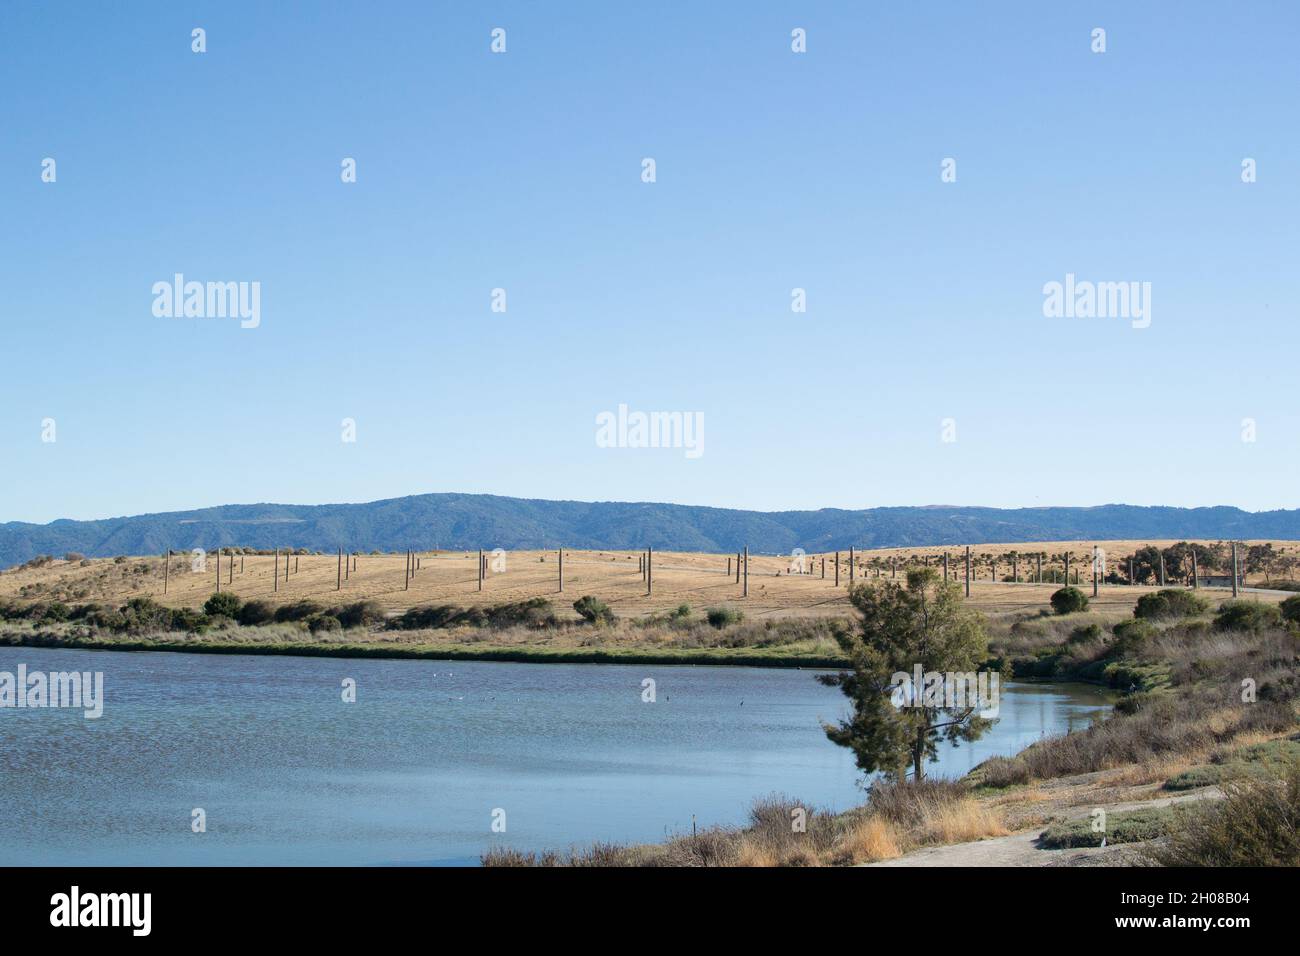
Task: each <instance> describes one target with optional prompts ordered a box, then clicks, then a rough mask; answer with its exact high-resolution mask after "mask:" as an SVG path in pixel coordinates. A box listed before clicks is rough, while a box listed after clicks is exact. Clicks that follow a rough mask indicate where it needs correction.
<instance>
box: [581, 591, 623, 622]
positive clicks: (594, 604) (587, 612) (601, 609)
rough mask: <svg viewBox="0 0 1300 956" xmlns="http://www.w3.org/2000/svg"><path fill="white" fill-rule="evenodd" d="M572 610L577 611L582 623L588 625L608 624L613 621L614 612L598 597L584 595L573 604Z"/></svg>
mask: <svg viewBox="0 0 1300 956" xmlns="http://www.w3.org/2000/svg"><path fill="white" fill-rule="evenodd" d="M573 609H574V610H575V611H577V612H578V613H579V614H580V615H581V616H582V619H583V620H584V621H586V622H587V623H588V624H610V623H612V622H613V621H614V611H613V610H612V609H611V608H610V606H609V605H608V604H606V603H605V602H604V601H602V600H601V599H600V598H598V597H592V596H591V595H590V594H587V595H584V596H583V597H580V598H578V600H576V601H574V602H573Z"/></svg>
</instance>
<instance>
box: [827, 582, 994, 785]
mask: <svg viewBox="0 0 1300 956" xmlns="http://www.w3.org/2000/svg"><path fill="white" fill-rule="evenodd" d="M849 598H850V600H851V601H852V602H853V606H854V607H855V608H856V609H857V611H858V612H859V614H860V615H861V619H860V621H859V626H858V628H857V630H855V631H848V630H840V631H839V632H838V633H837V634H836V640H837V641H838V642H839V645H840V647H841V648H842V649H843V651H844V653H845V654H846V655H847V656H848V658H849V661H850V663H851V666H852V668H853V669H852V670H851V671H846V672H843V673H840V674H831V675H823V676H821V677H819V678H818V680H820V681H821V682H822V683H824V684H828V685H830V686H832V687H838V688H840V690H841V691H842V692H843V693H844V695H845V696H846V697H848V698H849V700H850V701H852V702H853V715H852V717H850V718H849V719H847V720H844V721H842V722H840V723H839V724H824V725H823V727H824V729H825V731H826V736H827V737H829V738H830V739H831V740H832V741H834V742H835V743H837V744H839V745H840V746H842V747H848V748H850V749H851V750H852V751H853V753H854V756H855V758H856V761H857V765H858V767H859V769H861V770H862V771H864V772H866V773H875V772H876V771H881V772H884V773H885V774H887V775H889V776H891V777H893V778H895V779H903V778H904V777H905V776H906V773H907V765H908V764H909V763H910V764H911V767H912V773H913V777H914V779H916V780H920V779H922V778H923V776H924V761H925V759H926V758H927V757H928V758H929V759H931V760H936V759H938V745H939V743H940V742H941V741H949V742H955V741H958V740H967V741H970V740H976V739H978V738H979V737H980V736H981V735H982V734H983V733H984V731H986V730H987V729H988V728H989V726H991V725H992V723H993V720H991V719H987V718H984V717H980V716H979V713H978V711H979V707H978V706H960V705H961V704H963V703H965V704H970V703H972V702H971V701H970V700H969V699H967V700H965V701H954V703H955V704H956V705H957V706H946V705H947V704H948V703H949V701H947V700H946V699H939V700H935V699H933V698H932V697H929V696H924V697H923V696H918V697H917V698H915V699H914V700H910V701H906V702H904V701H902V700H901V695H900V687H901V686H902V685H905V684H906V682H904V681H902V680H901V675H909V676H910V675H912V674H913V673H914V672H915V669H916V666H917V665H918V664H919V665H920V666H921V671H922V672H923V673H932V672H939V673H943V674H950V673H959V674H965V675H968V676H969V677H971V678H973V676H974V672H975V671H976V670H977V669H978V668H980V667H981V665H983V664H984V663H985V661H986V660H987V658H988V635H987V633H986V632H985V629H984V618H983V616H982V615H980V614H979V613H978V612H976V611H972V610H971V609H969V608H967V607H965V606H964V605H963V603H962V597H961V588H960V587H959V586H958V585H957V584H954V583H951V582H944V581H942V580H940V576H939V574H938V572H936V571H935V570H933V569H931V568H917V569H914V570H912V571H909V572H908V574H907V584H906V586H903V585H901V584H897V583H894V582H891V581H889V580H888V579H881V580H878V581H871V582H869V583H867V584H864V585H861V586H859V587H855V588H854V589H853V591H852V592H851V593H850V595H849ZM973 689H974V688H973V685H972V687H971V690H972V691H973ZM916 690H917V691H918V693H919V691H920V688H916ZM900 703H906V704H907V705H906V706H898V704H900ZM991 703H992V702H990V704H988V705H985V706H990V705H991ZM935 704H938V706H935Z"/></svg>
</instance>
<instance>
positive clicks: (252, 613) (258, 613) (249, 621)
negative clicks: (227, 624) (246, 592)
mask: <svg viewBox="0 0 1300 956" xmlns="http://www.w3.org/2000/svg"><path fill="white" fill-rule="evenodd" d="M237 620H238V621H239V623H240V624H242V625H244V626H245V627H257V626H258V625H260V624H270V623H271V622H272V621H274V620H275V608H273V607H271V605H269V604H267V603H266V602H265V601H248V602H246V603H245V604H244V605H243V607H241V608H240V609H239V617H238V618H237Z"/></svg>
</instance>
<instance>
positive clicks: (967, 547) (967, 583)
mask: <svg viewBox="0 0 1300 956" xmlns="http://www.w3.org/2000/svg"><path fill="white" fill-rule="evenodd" d="M966 596H967V597H970V545H969V544H968V545H966Z"/></svg>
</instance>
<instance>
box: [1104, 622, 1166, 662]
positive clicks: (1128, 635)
mask: <svg viewBox="0 0 1300 956" xmlns="http://www.w3.org/2000/svg"><path fill="white" fill-rule="evenodd" d="M1112 630H1113V632H1114V634H1115V640H1113V641H1112V642H1111V645H1110V656H1112V657H1120V658H1124V657H1135V656H1137V655H1138V654H1139V653H1140V652H1141V651H1142V650H1143V648H1145V647H1146V646H1147V644H1148V643H1149V642H1150V641H1152V640H1153V639H1155V637H1156V635H1158V634H1159V633H1160V632H1159V630H1157V629H1156V626H1155V625H1154V624H1152V623H1151V622H1150V621H1148V620H1146V619H1144V618H1135V619H1134V620H1132V621H1120V622H1119V623H1118V624H1116V625H1115V627H1114V628H1113V629H1112Z"/></svg>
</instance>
